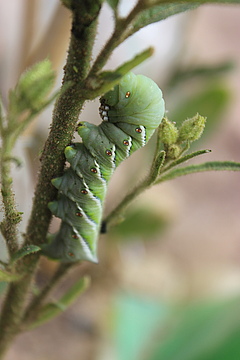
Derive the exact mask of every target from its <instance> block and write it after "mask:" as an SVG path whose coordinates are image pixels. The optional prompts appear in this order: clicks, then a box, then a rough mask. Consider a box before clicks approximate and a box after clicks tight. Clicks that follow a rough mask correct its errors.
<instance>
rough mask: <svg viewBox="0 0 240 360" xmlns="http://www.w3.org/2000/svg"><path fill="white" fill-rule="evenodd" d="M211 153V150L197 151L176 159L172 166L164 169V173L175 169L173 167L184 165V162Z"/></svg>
mask: <svg viewBox="0 0 240 360" xmlns="http://www.w3.org/2000/svg"><path fill="white" fill-rule="evenodd" d="M210 152H211V150H209V149H205V150H198V151H195V152H193V153H191V154H187V155H184V156H182V157H180V158H179V159H176V160H175V161H172V162H171V164H170V165H168V166H167V167H166V168H164V171H163V172H166V171H168V170H169V169H171V168H173V167H175V166H177V165H180V164H182V163H183V162H186V161H188V160H190V159H193V158H194V157H196V156H199V155H203V154H208V153H210Z"/></svg>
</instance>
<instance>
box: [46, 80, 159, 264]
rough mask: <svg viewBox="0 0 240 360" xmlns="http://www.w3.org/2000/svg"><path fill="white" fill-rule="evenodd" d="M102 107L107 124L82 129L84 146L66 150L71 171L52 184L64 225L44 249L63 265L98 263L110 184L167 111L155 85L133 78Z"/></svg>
mask: <svg viewBox="0 0 240 360" xmlns="http://www.w3.org/2000/svg"><path fill="white" fill-rule="evenodd" d="M100 102H101V106H100V110H99V112H100V115H101V117H102V119H103V121H102V123H101V124H100V125H99V126H96V125H93V124H90V123H88V122H80V123H79V124H78V133H79V135H80V136H81V138H82V143H75V144H72V145H70V146H67V147H66V149H65V156H66V160H67V161H68V162H69V163H70V165H71V166H70V167H69V168H67V169H66V170H65V172H64V174H63V176H61V177H58V178H55V179H53V180H52V184H53V185H54V186H55V187H56V188H57V189H58V198H57V200H56V201H53V202H50V203H49V205H48V206H49V209H50V210H51V212H52V213H53V214H54V215H55V216H57V217H59V218H61V219H62V223H61V226H60V229H59V231H58V232H57V234H54V235H52V236H51V237H52V239H51V242H50V243H49V244H46V245H44V246H43V253H44V254H45V255H47V256H49V257H51V258H54V259H58V260H61V261H63V262H74V261H79V260H88V261H91V262H94V263H96V262H97V261H98V260H97V238H98V235H99V231H100V226H101V221H102V209H103V203H104V199H105V196H106V191H107V184H108V181H109V179H110V178H111V176H112V174H113V172H114V170H115V168H116V167H117V166H118V165H119V164H120V163H121V162H122V161H123V160H124V159H126V158H128V157H129V155H131V154H132V153H133V152H134V151H136V150H137V149H139V148H141V147H142V146H144V145H145V144H146V143H147V142H148V140H149V139H150V137H151V136H152V134H153V133H154V131H155V129H156V128H157V127H158V126H159V124H160V122H161V120H162V117H163V115H164V109H165V108H164V100H163V98H162V92H161V90H160V89H159V87H158V86H157V85H156V84H155V82H154V81H153V80H151V79H149V78H147V77H145V76H143V75H134V74H133V73H128V74H127V75H125V76H124V77H123V78H122V80H121V81H120V83H119V84H118V85H116V86H115V87H114V89H113V90H111V91H109V92H108V93H107V94H105V95H104V96H103V97H102V98H101V99H100Z"/></svg>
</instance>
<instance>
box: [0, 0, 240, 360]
mask: <svg viewBox="0 0 240 360" xmlns="http://www.w3.org/2000/svg"><path fill="white" fill-rule="evenodd" d="M132 5H133V2H129V1H125V0H124V1H122V5H121V14H126V13H127V12H128V11H129V9H130V7H132ZM239 17H240V6H213V5H211V6H209V5H205V6H202V7H200V8H198V9H197V10H194V11H191V12H188V13H184V14H181V15H177V16H173V17H171V18H169V19H167V20H165V21H162V22H161V23H157V24H153V25H150V26H148V27H147V28H145V29H142V30H141V31H139V32H138V33H137V34H135V35H134V36H132V37H131V38H130V39H128V40H127V41H126V42H125V43H124V44H122V45H121V46H120V47H119V48H118V49H117V51H116V52H114V54H113V55H112V57H111V60H110V61H109V63H108V64H107V66H106V68H108V69H114V68H116V67H117V66H119V65H120V64H121V63H122V62H124V61H126V60H129V59H130V58H132V57H133V56H134V55H135V54H137V53H139V52H140V51H141V50H143V49H145V48H147V47H149V46H154V48H155V52H154V55H153V57H152V58H151V59H149V60H147V61H146V62H145V63H144V64H142V65H141V66H139V67H138V68H136V71H135V73H142V74H144V75H146V76H149V77H151V78H152V79H154V80H155V81H156V82H157V84H158V85H159V87H161V89H162V90H163V93H164V97H165V101H166V108H167V116H168V117H169V119H170V120H173V121H176V122H177V123H181V121H183V120H184V119H185V118H187V117H191V116H193V115H195V113H196V112H199V113H200V114H201V115H203V116H207V117H208V121H207V126H206V130H205V132H204V135H203V137H202V139H201V140H200V141H198V142H197V144H196V145H194V146H195V149H211V150H212V153H211V154H207V155H204V156H203V157H201V158H198V159H197V162H204V161H210V160H234V161H238V162H239V161H240V123H239V117H240V81H239V79H240V46H239V34H240V22H239ZM112 18H113V15H112V12H111V10H110V8H109V7H108V6H107V5H104V6H103V9H102V12H101V16H100V24H99V31H98V35H97V39H96V43H95V48H94V56H95V55H96V54H97V53H98V52H99V50H100V49H101V47H102V46H103V44H104V43H105V41H106V39H107V38H108V36H109V34H110V32H111V30H112V27H113V20H112ZM70 20H71V19H70V13H69V11H68V10H66V9H64V8H63V7H62V6H61V5H59V1H58V0H50V1H49V0H41V1H39V0H11V1H9V2H5V1H0V91H1V96H2V99H3V104H4V106H5V107H6V108H7V104H8V101H7V98H8V92H9V89H11V88H13V87H14V86H15V84H16V81H17V79H18V77H19V75H20V74H21V72H22V71H23V70H25V69H26V68H28V67H29V66H31V65H32V64H33V63H35V62H37V61H40V60H42V59H44V58H45V57H49V58H50V60H51V61H52V62H53V67H54V69H55V70H56V72H57V74H58V77H57V83H56V88H58V87H59V86H60V83H61V78H62V68H63V66H64V63H65V58H66V54H67V48H68V40H69V30H70ZM51 112H52V108H49V109H48V110H46V111H44V113H42V114H41V116H39V117H38V119H37V120H36V121H35V122H34V123H33V124H32V125H31V126H30V128H28V130H27V131H26V132H25V134H24V136H23V137H22V138H21V139H20V141H19V142H18V144H17V147H16V154H17V155H18V156H19V157H20V158H21V159H22V161H23V165H22V167H21V168H14V169H13V172H14V188H15V192H16V197H17V203H18V208H19V210H20V211H23V212H24V220H23V222H22V224H21V228H20V231H21V232H24V229H25V226H26V223H27V219H28V217H29V213H30V210H31V201H32V197H33V192H34V186H35V183H36V179H37V172H38V167H39V154H40V152H41V149H42V147H43V144H44V142H45V140H46V137H47V134H48V131H49V126H50V123H51ZM81 119H82V120H86V121H89V122H93V123H96V124H98V123H100V121H101V120H100V117H99V115H98V101H96V102H91V103H90V102H89V103H88V104H86V106H85V108H84V111H83V113H82V115H81ZM78 140H79V139H78V138H77V137H76V141H78ZM154 140H155V139H152V140H151V141H150V143H149V144H148V145H147V147H146V148H144V149H141V150H140V151H138V152H137V153H136V154H134V155H133V156H131V158H130V159H128V160H127V161H125V162H124V163H123V164H121V166H120V167H119V168H118V169H117V171H116V173H115V174H114V176H113V179H112V181H111V183H110V187H109V193H108V197H107V201H106V206H105V211H106V214H108V213H109V212H110V211H111V210H112V209H113V208H114V207H115V206H116V204H117V203H118V202H119V201H120V200H121V199H122V197H123V196H124V194H125V193H126V192H127V190H128V189H130V188H131V187H132V186H134V184H135V183H136V181H137V180H138V179H141V178H142V177H143V176H144V175H145V174H146V172H147V167H148V166H149V164H150V163H151V156H152V152H153V149H154ZM239 218H240V174H238V173H236V172H235V173H233V172H216V173H212V172H209V173H202V174H195V175H190V176H188V177H182V178H179V179H177V180H173V181H170V182H168V183H164V184H162V185H159V186H156V187H154V188H152V189H150V190H148V191H146V192H145V193H144V194H142V195H141V196H140V197H139V198H138V199H137V201H135V202H134V204H132V206H131V207H130V208H129V209H128V211H127V214H126V220H125V221H124V222H123V223H121V224H120V225H118V226H117V227H116V228H115V229H113V230H112V231H111V233H109V234H107V235H104V236H101V238H100V243H99V264H98V265H91V264H87V263H85V264H83V265H82V266H80V267H79V268H78V269H76V270H75V271H74V272H72V276H71V277H68V279H67V281H66V282H65V283H64V284H63V285H62V287H61V288H60V289H59V290H58V291H57V292H56V294H55V295H56V297H57V296H59V294H61V293H62V291H64V289H65V288H66V287H67V286H69V282H70V280H71V281H74V279H77V278H79V276H81V275H82V274H86V273H87V274H90V275H91V277H92V286H91V288H90V289H89V290H88V291H87V292H86V293H85V294H84V295H83V296H81V297H80V298H79V299H78V300H77V302H76V303H75V304H74V305H73V306H72V307H71V308H70V309H69V310H67V311H66V312H65V313H63V314H62V315H61V316H59V317H58V318H57V319H55V320H53V321H52V322H49V323H47V324H46V325H43V326H41V327H40V328H38V329H36V330H33V331H32V332H29V333H25V334H23V335H21V336H19V337H18V338H17V340H16V341H15V343H14V346H13V347H12V348H11V350H10V351H9V353H8V354H7V356H6V360H15V359H18V360H22V359H24V360H30V359H31V360H32V359H36V360H43V359H46V360H56V359H58V360H63V359H66V358H67V359H71V360H75V359H84V360H103V359H104V360H108V359H109V360H110V359H111V360H115V359H116V360H130V359H131V360H143V359H145V360H158V359H159V360H160V359H164V360H166V359H168V360H170V359H171V360H173V359H174V360H196V359H199V360H200V359H205V360H206V359H209V360H212V359H218V360H219V359H231V360H232V359H236V360H237V359H238V360H239V358H240V312H239V308H240V297H239V295H240V226H239ZM57 226H58V222H57V221H53V222H52V225H51V231H52V232H54V231H55V230H56V229H57ZM0 246H1V247H0V258H1V260H4V259H5V258H6V256H7V254H6V251H5V249H4V244H3V241H2V240H1V242H0ZM55 268H56V264H55V263H53V262H50V261H47V260H45V259H43V261H42V262H41V266H40V269H39V274H38V277H37V283H38V285H40V286H41V285H42V284H44V283H45V281H46V280H47V279H48V278H49V277H50V276H51V275H52V274H53V272H54V270H55ZM69 279H70V280H69ZM0 290H1V291H2V293H3V292H4V284H0ZM53 299H54V298H53Z"/></svg>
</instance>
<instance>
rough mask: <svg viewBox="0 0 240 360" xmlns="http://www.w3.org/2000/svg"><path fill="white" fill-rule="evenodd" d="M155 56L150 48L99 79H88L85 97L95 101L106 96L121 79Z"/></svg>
mask: <svg viewBox="0 0 240 360" xmlns="http://www.w3.org/2000/svg"><path fill="white" fill-rule="evenodd" d="M152 54H153V48H152V47H150V48H148V49H146V50H144V51H142V52H141V53H140V54H138V55H136V56H135V57H134V58H133V59H131V60H129V61H127V62H125V63H124V64H123V65H121V66H120V67H118V68H117V69H116V70H114V71H104V72H102V73H101V74H100V75H99V76H98V77H97V78H96V77H94V78H90V79H87V84H86V88H87V89H85V90H84V96H85V97H86V96H88V99H89V100H91V99H92V100H93V99H95V98H96V97H97V96H100V95H103V94H106V93H107V92H108V91H109V90H111V89H112V88H113V87H114V86H115V85H117V84H118V83H119V81H120V80H121V78H122V77H123V76H124V75H125V74H127V73H128V72H129V71H131V70H132V69H133V68H134V67H136V66H137V65H139V64H141V63H142V62H143V61H145V60H146V59H148V58H149V57H150V56H152Z"/></svg>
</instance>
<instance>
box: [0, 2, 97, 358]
mask: <svg viewBox="0 0 240 360" xmlns="http://www.w3.org/2000/svg"><path fill="white" fill-rule="evenodd" d="M100 7H101V4H100V2H99V4H98V5H97V2H94V4H93V5H92V7H91V4H90V5H88V6H85V2H82V1H81V2H76V4H75V7H74V9H73V14H72V16H73V19H72V29H71V40H70V46H69V51H68V58H67V63H66V66H65V68H64V71H65V73H64V79H63V84H66V83H68V84H70V86H68V88H67V90H65V91H62V93H61V94H60V96H59V98H58V100H57V102H56V105H55V108H54V112H53V121H52V125H51V131H50V134H49V137H48V139H47V142H46V144H45V147H44V150H43V153H42V157H41V169H40V173H39V179H38V184H37V187H36V191H35V197H34V201H33V208H32V213H31V217H30V220H29V224H28V227H27V232H26V234H25V244H36V245H40V244H42V243H43V242H44V241H45V238H46V233H47V230H48V226H49V223H50V220H51V213H50V211H49V210H48V207H47V204H48V202H49V201H51V200H52V199H53V198H54V197H55V195H56V190H55V189H54V187H53V186H51V182H50V181H51V179H52V178H53V177H54V176H59V175H60V174H61V173H62V172H63V167H64V161H65V160H64V148H65V147H66V145H67V144H68V143H70V141H71V139H72V135H73V132H74V130H75V126H76V122H77V120H78V116H79V113H80V111H81V108H82V105H83V103H84V99H83V98H81V97H80V96H79V94H80V92H81V88H82V83H83V81H84V79H85V78H86V76H87V74H88V71H89V68H90V60H91V54H92V47H93V43H94V39H95V35H96V26H97V18H98V14H99V11H100ZM38 258H39V255H38V254H36V255H30V256H27V257H25V258H23V260H22V261H23V267H22V271H26V272H27V275H26V276H25V277H24V278H23V279H21V280H20V281H19V282H18V283H16V284H12V285H10V287H9V290H8V293H7V295H6V298H5V302H4V305H3V309H2V318H1V319H0V329H1V333H0V359H1V356H3V353H4V352H5V350H6V349H7V347H8V345H9V344H10V342H11V341H12V340H13V338H14V336H15V335H16V334H17V333H18V331H19V329H20V327H21V320H22V317H23V314H24V307H25V299H26V296H27V294H28V290H29V287H30V284H31V280H32V278H33V275H34V270H35V268H36V265H37V262H38V261H37V260H38ZM29 270H31V271H30V272H29Z"/></svg>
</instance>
